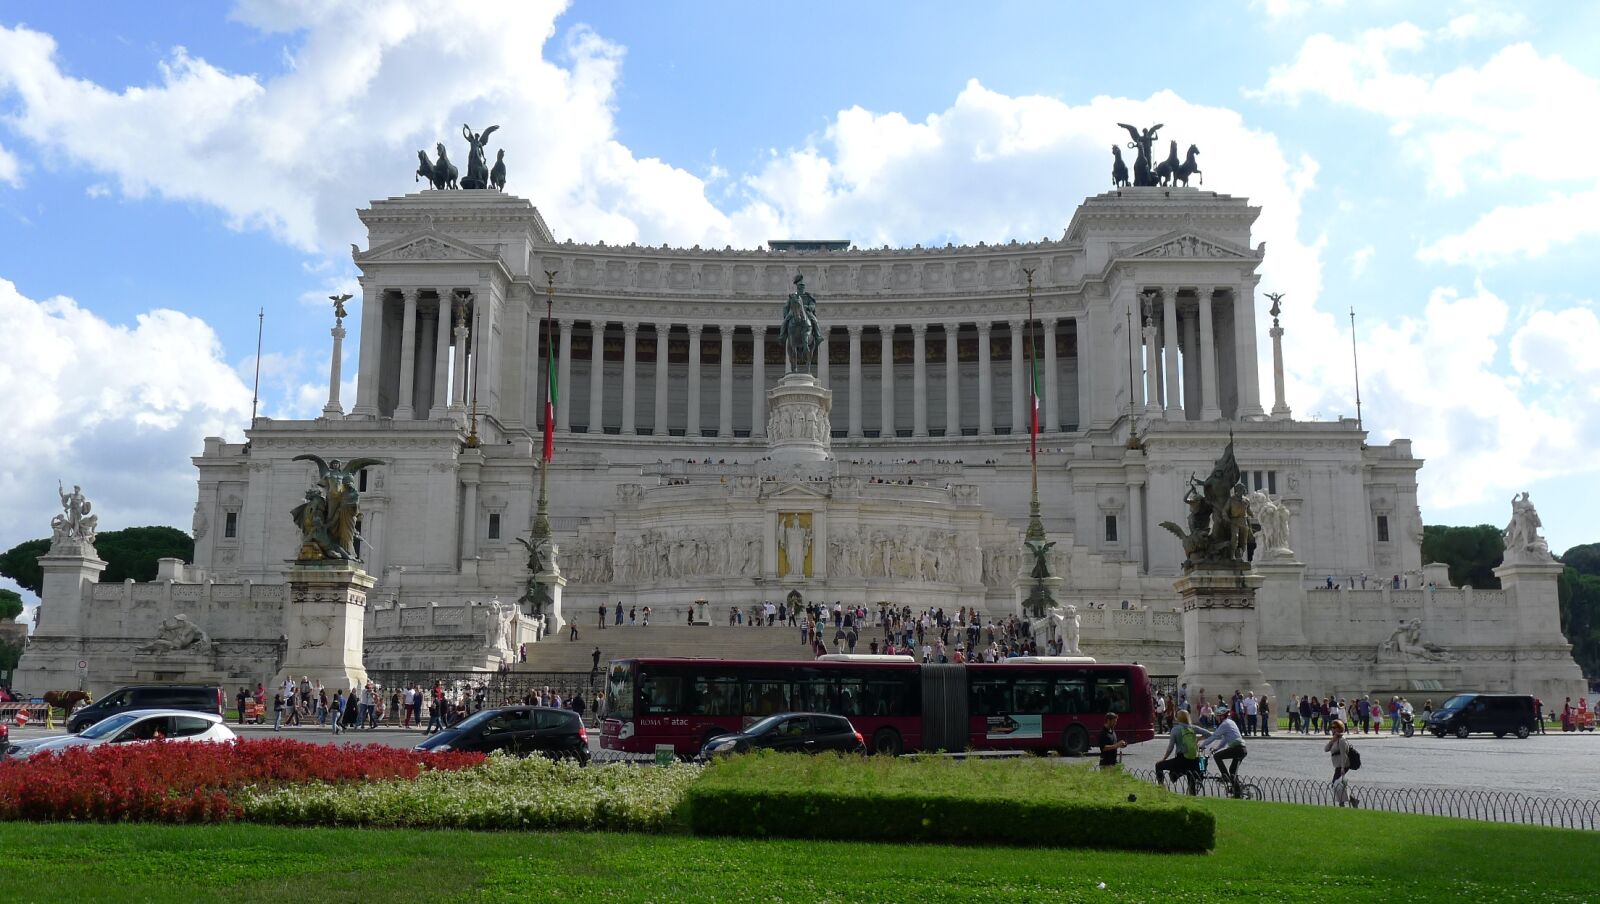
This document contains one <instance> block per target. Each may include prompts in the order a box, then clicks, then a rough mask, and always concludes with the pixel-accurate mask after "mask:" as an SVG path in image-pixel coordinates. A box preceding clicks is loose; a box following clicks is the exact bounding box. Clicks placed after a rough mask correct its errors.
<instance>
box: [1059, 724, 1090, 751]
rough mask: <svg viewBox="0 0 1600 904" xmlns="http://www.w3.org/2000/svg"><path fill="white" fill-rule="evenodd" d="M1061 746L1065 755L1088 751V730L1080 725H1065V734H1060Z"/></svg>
mask: <svg viewBox="0 0 1600 904" xmlns="http://www.w3.org/2000/svg"><path fill="white" fill-rule="evenodd" d="M1061 748H1062V750H1064V751H1066V754H1067V756H1083V755H1084V754H1086V753H1088V752H1089V731H1088V729H1086V728H1084V727H1083V726H1082V725H1069V726H1067V731H1066V734H1064V735H1062V736H1061Z"/></svg>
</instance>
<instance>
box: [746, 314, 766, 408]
mask: <svg viewBox="0 0 1600 904" xmlns="http://www.w3.org/2000/svg"><path fill="white" fill-rule="evenodd" d="M750 435H751V436H766V435H767V328H766V327H765V326H764V325H761V324H757V325H755V326H752V327H751V328H750Z"/></svg>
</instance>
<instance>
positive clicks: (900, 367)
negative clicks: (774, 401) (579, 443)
mask: <svg viewBox="0 0 1600 904" xmlns="http://www.w3.org/2000/svg"><path fill="white" fill-rule="evenodd" d="M642 326H643V327H646V328H647V330H648V331H649V332H653V334H654V337H655V339H654V344H655V349H654V351H655V354H654V363H653V364H652V365H650V366H651V367H653V369H654V372H653V373H651V374H649V376H650V377H651V379H652V382H653V385H654V411H653V414H654V417H653V418H652V419H651V425H652V426H642V425H641V421H642V419H641V417H640V412H639V403H640V400H639V398H638V381H639V380H640V379H641V377H643V376H644V375H645V373H646V372H645V371H644V369H643V368H642V367H641V365H640V363H639V360H638V358H639V348H638V343H639V341H640V331H641V327H642ZM618 327H620V332H621V337H622V356H621V357H622V361H621V380H622V387H621V392H620V405H621V411H620V412H618V411H616V410H615V408H612V407H610V406H613V405H616V404H618V403H619V401H618V395H619V394H618V393H617V392H615V391H612V392H611V393H609V394H608V393H607V385H606V383H607V380H608V374H607V359H606V355H605V336H606V335H607V331H608V330H609V335H610V336H611V338H612V341H613V346H612V348H613V352H612V357H611V360H610V365H611V367H610V369H611V374H610V375H609V379H616V373H617V367H616V354H615V351H614V349H615V339H616V336H617V332H618ZM539 328H540V324H538V323H536V324H534V325H533V326H531V327H530V329H539ZM585 328H586V329H585ZM930 328H934V329H935V330H936V336H935V338H936V339H937V338H938V336H937V333H942V334H943V336H942V348H943V385H944V392H943V397H942V398H930V397H929V388H930V385H931V384H930V381H929V362H930V354H929V349H930V342H929V337H928V332H929V330H930ZM1026 328H1027V323H1026V322H1025V321H1024V320H1021V319H1017V320H1008V321H1004V322H1001V323H998V324H996V323H991V322H987V321H984V322H976V323H974V322H973V321H952V322H944V323H935V324H928V323H915V324H893V323H888V324H877V325H873V324H860V323H854V324H845V325H841V326H837V327H834V328H832V329H830V330H829V331H828V336H827V337H826V338H825V339H824V342H823V344H822V345H821V347H820V348H819V349H818V364H817V368H816V372H817V377H818V379H819V380H820V381H821V382H822V383H823V385H825V386H828V387H829V388H831V389H834V390H835V391H836V392H838V393H842V394H843V396H844V397H845V399H846V400H847V401H846V402H845V404H844V405H842V406H840V405H836V407H835V410H834V415H833V420H834V425H835V430H836V431H842V433H843V435H845V436H848V437H889V436H905V435H909V436H914V437H926V436H937V435H940V433H941V428H939V427H938V426H937V425H934V426H933V427H932V428H930V420H931V418H930V413H931V412H934V411H935V410H936V409H935V407H934V406H938V405H942V406H943V425H944V426H943V428H942V433H943V435H947V436H953V435H958V434H959V433H961V432H962V430H961V425H963V424H964V423H966V424H972V423H974V421H975V432H976V434H977V435H980V436H985V435H994V434H995V433H996V432H1000V433H1007V432H1024V431H1026V429H1027V425H1028V421H1027V396H1028V392H1029V384H1028V381H1027V380H1026V375H1027V361H1026V351H1027V350H1026V342H1027V330H1026ZM555 329H556V330H558V336H559V338H558V339H557V342H556V345H557V347H558V349H559V351H558V360H557V367H556V369H557V372H558V377H557V379H558V380H559V381H560V382H559V385H561V386H563V387H568V388H569V389H570V388H571V387H572V386H573V383H572V371H573V367H572V364H573V359H574V354H575V353H574V350H573V349H574V336H575V335H577V336H578V337H579V338H580V340H581V338H582V337H583V336H584V334H585V332H586V333H587V335H588V337H589V341H588V350H587V355H585V356H584V357H585V358H586V359H587V365H588V367H587V374H586V375H580V379H583V380H584V381H585V383H586V387H585V389H586V391H585V393H584V394H585V396H586V399H585V401H584V407H585V408H586V409H587V411H586V412H583V411H581V410H580V413H579V414H578V415H577V416H576V417H575V415H574V413H573V409H574V404H573V393H572V392H570V391H566V390H564V391H563V393H562V394H561V398H560V399H559V400H558V403H557V414H556V429H557V430H558V431H561V432H574V427H575V424H576V427H577V430H578V432H587V433H597V432H600V431H601V429H603V428H604V429H608V431H609V432H612V433H619V434H620V435H623V436H636V435H641V434H647V435H649V434H653V435H657V436H661V435H666V434H668V433H671V434H674V435H691V436H695V435H701V434H702V433H703V434H704V435H705V436H710V437H719V438H720V437H733V436H735V435H746V433H745V431H744V430H742V429H741V430H740V431H739V432H738V433H737V434H736V432H735V418H734V412H735V402H734V388H735V386H736V385H737V384H739V383H741V382H748V383H749V384H750V387H749V406H750V420H749V431H748V435H750V436H755V437H760V436H764V435H765V433H766V391H765V390H766V389H768V388H770V387H771V385H772V384H773V382H774V381H775V380H776V379H777V376H778V375H780V374H781V371H780V370H779V369H778V367H777V365H778V364H779V363H781V362H782V361H783V360H784V358H783V351H782V349H781V346H779V345H778V344H777V338H776V337H777V330H776V329H775V328H773V327H770V326H765V325H762V326H755V325H750V326H746V325H739V326H734V327H711V326H703V325H701V324H683V323H672V322H659V323H649V324H640V323H638V322H631V321H600V320H585V319H575V318H558V319H557V320H556V321H555ZM1069 330H1071V331H1069ZM1083 330H1084V322H1083V318H1082V317H1061V318H1058V317H1046V318H1043V319H1040V320H1036V321H1035V323H1034V342H1035V347H1036V356H1037V357H1038V359H1039V367H1040V373H1041V377H1042V380H1041V384H1042V385H1041V387H1040V407H1041V414H1040V419H1039V420H1040V429H1041V431H1043V432H1056V431H1058V430H1060V429H1062V428H1063V427H1066V428H1069V429H1075V427H1076V424H1073V423H1068V424H1063V420H1062V413H1063V412H1064V411H1065V412H1067V413H1068V414H1069V415H1070V414H1071V412H1072V411H1073V410H1074V409H1073V408H1072V407H1070V406H1071V403H1070V402H1066V401H1064V398H1063V392H1064V391H1063V388H1062V385H1061V384H1062V380H1061V367H1060V366H1059V365H1060V363H1061V362H1060V361H1058V355H1057V346H1056V342H1054V341H1049V338H1048V337H1060V336H1073V337H1076V336H1081V335H1083ZM872 332H876V333H877V337H876V342H877V345H878V355H877V357H878V359H879V365H880V368H881V370H880V372H879V374H877V375H876V376H875V377H874V378H869V375H868V373H867V369H866V366H865V362H866V358H867V357H868V356H867V355H866V354H865V353H864V351H863V348H864V346H865V345H867V344H868V343H870V342H871V341H872V339H871V337H870V336H869V334H870V333H872ZM907 334H909V337H908V335H907ZM647 337H648V333H647ZM669 337H670V339H671V340H672V341H675V342H676V343H677V347H678V349H680V351H679V353H678V356H677V357H676V358H672V357H670V356H669ZM757 337H760V338H761V339H762V341H755V340H756V338H757ZM999 337H1004V338H1005V339H1007V340H1008V341H1007V345H1008V346H1009V349H1010V365H1011V371H1012V378H1011V384H1010V391H1009V393H1004V390H1003V387H1001V390H1002V394H1004V396H1005V397H1004V398H999V397H997V395H996V390H997V387H996V386H995V385H994V383H995V381H994V380H993V370H994V362H993V361H992V360H991V357H992V344H993V340H994V339H996V338H999ZM685 338H686V339H687V356H686V358H685V357H684V356H683V353H682V351H681V350H682V349H683V343H684V340H685ZM908 338H909V343H908V342H907V339H908ZM973 339H975V340H976V344H977V356H976V374H975V377H974V375H973V374H972V373H971V366H970V365H971V364H972V360H971V358H970V355H969V359H968V361H966V362H963V361H962V359H961V350H962V348H963V346H964V344H965V347H966V348H967V349H968V350H969V351H970V348H971V346H970V344H966V343H970V341H971V340H973ZM840 342H844V343H848V354H847V355H845V354H841V355H840V357H841V359H843V360H842V361H841V362H839V363H841V364H847V365H848V369H847V371H846V372H845V373H843V374H836V373H834V372H833V371H834V370H836V369H839V368H838V366H837V365H835V364H833V363H832V362H831V360H830V359H831V358H832V354H831V353H830V344H832V343H840ZM708 343H715V345H714V346H713V347H714V348H716V350H717V351H718V352H719V354H718V355H717V356H716V364H715V365H711V366H714V367H716V368H717V369H716V371H715V380H714V381H712V383H711V386H710V387H709V391H710V392H712V393H715V395H714V396H713V397H711V398H703V397H702V396H703V391H702V386H703V385H704V384H706V383H707V382H708V381H707V379H706V378H707V377H710V376H712V374H711V373H708V372H707V365H705V364H703V363H702V359H703V357H704V353H705V351H706V348H707V344H708ZM736 343H737V346H738V349H739V351H740V353H741V358H742V360H740V361H737V362H736V361H735V357H734V351H735V344H736ZM769 344H770V346H771V348H769V347H768V346H769ZM908 344H909V346H910V352H911V354H910V355H909V358H907V357H906V356H905V352H906V346H907V345H908ZM547 347H548V346H547V344H546V342H545V341H544V340H543V339H541V340H540V341H539V343H538V344H537V348H538V349H539V350H540V351H541V352H542V351H543V350H544V349H545V348H547ZM933 347H934V348H938V345H934V346H933ZM1075 348H1076V356H1077V359H1078V360H1077V361H1076V373H1077V374H1078V381H1077V382H1078V385H1077V386H1072V387H1070V388H1069V389H1067V390H1066V391H1067V392H1070V393H1071V394H1072V396H1073V398H1074V399H1076V400H1077V402H1078V407H1077V409H1076V410H1077V411H1078V419H1082V418H1083V417H1085V416H1086V414H1087V398H1086V396H1087V393H1086V392H1084V391H1083V390H1084V386H1083V384H1084V381H1085V379H1086V376H1085V375H1086V373H1087V368H1086V362H1085V361H1084V357H1085V355H1086V351H1085V349H1084V344H1083V343H1078V344H1076V345H1075ZM577 354H580V355H581V354H583V353H582V351H581V350H580V351H579V352H578V353H577ZM897 354H899V355H900V358H899V359H898V360H897V358H896V356H897ZM769 355H770V356H771V358H770V360H771V363H772V365H773V367H772V368H771V369H770V371H769V367H768V362H769ZM964 363H965V364H967V365H968V368H967V370H968V373H967V375H966V376H963V374H962V366H963V364H964ZM907 369H909V371H910V379H909V381H908V380H907V379H906V370H907ZM527 372H528V373H529V374H542V373H545V372H546V367H545V365H544V364H543V363H542V360H541V362H532V361H530V362H529V366H528V368H527ZM1067 376H1068V377H1069V378H1070V377H1071V376H1072V374H1071V373H1068V374H1067ZM674 378H676V379H677V380H678V381H681V385H682V390H683V397H684V404H683V406H682V409H681V411H682V414H681V416H679V417H673V418H671V419H670V420H669V409H668V385H669V382H672V381H673V379H674ZM532 382H533V380H532V379H530V383H532ZM897 382H898V383H899V385H898V386H897ZM972 382H975V383H976V402H975V409H974V410H973V411H968V412H967V417H966V418H965V419H964V418H963V405H962V403H963V399H964V398H965V399H967V400H968V402H969V404H971V403H972V402H971V400H972V398H973V387H972V386H970V385H968V384H969V383H972ZM907 383H909V386H907ZM874 389H875V390H876V392H877V393H878V400H879V404H878V406H877V407H878V411H877V412H875V413H873V414H875V416H874V417H871V418H869V416H868V415H869V412H867V411H866V407H867V406H866V404H865V400H866V399H867V398H868V394H869V393H870V392H872V391H873V390H874ZM906 389H909V390H910V396H911V398H910V402H911V405H910V410H909V414H908V412H907V410H906V406H905V404H904V402H905V401H906V400H905V399H903V398H901V399H898V402H899V404H897V394H898V393H900V392H904V391H906ZM541 397H542V389H541V388H539V387H538V386H537V385H530V387H529V398H541ZM836 401H838V400H836ZM1002 405H1009V410H1010V416H1009V418H1007V417H1005V416H1004V414H1003V412H1004V411H1005V410H1006V409H1005V408H999V410H1000V411H1001V412H1002V416H1001V417H996V416H995V412H996V410H997V408H998V407H999V406H1002ZM710 406H715V418H714V419H710V418H708V417H703V415H707V416H709V415H711V413H712V412H711V411H709V410H705V409H707V408H709V407H710ZM674 407H676V406H674ZM974 412H975V415H976V417H975V418H974V417H973V416H972V415H973V414H974ZM585 413H586V414H587V417H586V418H584V417H583V415H584V414H585ZM708 419H709V420H711V422H710V423H707V420H708ZM1069 419H1070V418H1069ZM662 425H666V427H665V428H663V426H662ZM692 425H699V427H700V430H699V431H698V432H697V431H696V430H695V429H694V426H692ZM741 426H742V425H741ZM973 429H974V428H972V427H968V428H967V431H966V432H973Z"/></svg>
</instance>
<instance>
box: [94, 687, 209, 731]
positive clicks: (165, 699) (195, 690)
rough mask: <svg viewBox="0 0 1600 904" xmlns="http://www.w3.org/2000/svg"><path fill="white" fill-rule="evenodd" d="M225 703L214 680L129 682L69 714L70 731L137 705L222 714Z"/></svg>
mask: <svg viewBox="0 0 1600 904" xmlns="http://www.w3.org/2000/svg"><path fill="white" fill-rule="evenodd" d="M223 706H224V697H223V694H222V688H220V687H218V686H217V685H214V684H130V685H128V686H127V687H119V688H117V689H116V690H114V691H112V692H111V693H109V694H106V695H105V696H104V697H101V698H100V699H99V700H96V701H95V702H93V703H91V704H89V705H88V706H85V707H83V708H82V709H80V710H78V711H77V712H75V713H73V714H72V715H71V716H68V717H67V731H70V732H72V733H73V734H77V733H78V732H80V731H83V730H84V729H85V728H88V727H89V726H91V725H93V724H95V723H96V722H99V721H100V720H101V719H104V718H106V717H108V716H111V715H114V714H116V713H120V712H127V711H128V710H134V709H181V710H187V711H191V712H197V713H208V714H210V715H214V716H221V715H222V714H223Z"/></svg>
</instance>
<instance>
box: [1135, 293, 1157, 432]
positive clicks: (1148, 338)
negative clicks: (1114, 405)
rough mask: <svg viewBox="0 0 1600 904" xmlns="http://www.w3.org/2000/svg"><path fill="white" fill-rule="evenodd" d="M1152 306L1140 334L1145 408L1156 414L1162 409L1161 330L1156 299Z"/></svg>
mask: <svg viewBox="0 0 1600 904" xmlns="http://www.w3.org/2000/svg"><path fill="white" fill-rule="evenodd" d="M1150 308H1151V309H1150V310H1149V311H1146V312H1145V318H1144V328H1143V329H1142V330H1140V335H1141V336H1142V338H1143V339H1144V400H1145V410H1146V411H1149V412H1150V413H1151V414H1152V415H1154V414H1156V413H1158V412H1160V411H1161V364H1160V356H1161V353H1160V352H1159V351H1158V346H1157V345H1156V337H1157V336H1158V335H1159V333H1160V331H1159V330H1157V329H1156V321H1155V301H1154V300H1152V301H1151V302H1150Z"/></svg>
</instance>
